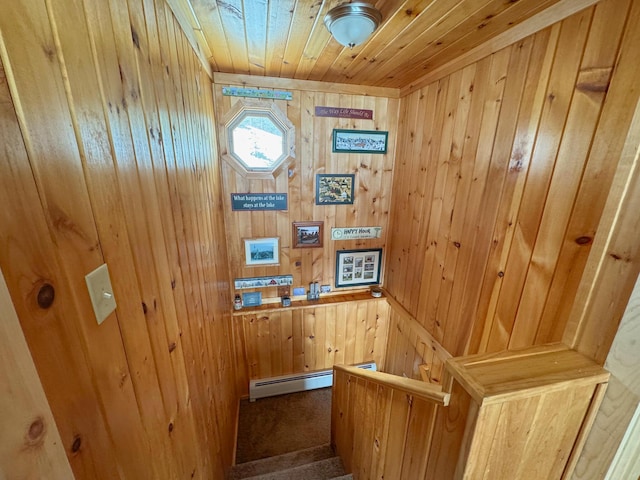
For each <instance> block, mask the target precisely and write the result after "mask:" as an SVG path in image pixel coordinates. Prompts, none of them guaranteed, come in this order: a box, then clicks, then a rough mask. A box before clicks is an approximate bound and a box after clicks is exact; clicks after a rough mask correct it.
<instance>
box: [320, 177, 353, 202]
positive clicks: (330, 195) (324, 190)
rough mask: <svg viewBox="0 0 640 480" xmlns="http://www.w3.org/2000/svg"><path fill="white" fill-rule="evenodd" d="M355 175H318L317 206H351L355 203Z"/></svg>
mask: <svg viewBox="0 0 640 480" xmlns="http://www.w3.org/2000/svg"><path fill="white" fill-rule="evenodd" d="M355 178H356V176H355V174H353V173H351V174H344V175H340V174H328V173H327V174H325V173H319V174H317V175H316V205H350V204H352V203H353V190H354V183H355Z"/></svg>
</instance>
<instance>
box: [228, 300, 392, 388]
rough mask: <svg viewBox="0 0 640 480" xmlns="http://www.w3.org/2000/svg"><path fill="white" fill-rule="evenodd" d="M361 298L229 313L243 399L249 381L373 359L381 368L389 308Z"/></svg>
mask: <svg viewBox="0 0 640 480" xmlns="http://www.w3.org/2000/svg"><path fill="white" fill-rule="evenodd" d="M365 295H366V296H368V294H364V295H357V296H355V297H357V298H353V299H345V300H344V301H338V302H335V303H328V304H326V305H308V306H304V307H295V306H294V307H290V308H276V309H269V310H266V311H254V312H251V310H250V309H249V310H248V311H246V312H245V311H243V312H238V313H236V314H234V317H233V322H234V333H235V335H236V345H238V348H237V350H236V351H237V358H236V362H237V365H238V369H237V370H238V391H239V392H241V393H242V394H243V395H248V394H249V390H248V388H249V380H255V379H259V378H269V377H275V376H280V375H287V374H292V373H303V372H313V371H316V370H326V369H330V368H332V367H333V365H334V364H338V365H340V364H345V365H353V364H356V363H364V362H370V361H374V362H376V365H377V368H378V370H384V366H385V354H386V344H387V332H388V328H389V327H388V325H389V304H388V303H387V301H386V299H384V298H380V299H374V298H371V297H369V298H368V299H367V298H366V297H365ZM363 297H364V298H363Z"/></svg>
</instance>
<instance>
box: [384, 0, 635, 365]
mask: <svg viewBox="0 0 640 480" xmlns="http://www.w3.org/2000/svg"><path fill="white" fill-rule="evenodd" d="M637 10H638V8H637V2H630V1H627V0H604V1H602V2H599V3H598V4H596V5H595V6H594V7H590V8H588V9H586V10H583V11H581V12H578V13H576V14H574V15H572V16H570V17H568V18H566V19H564V20H562V21H561V22H558V23H556V24H553V25H551V26H550V27H547V28H544V29H542V30H540V31H538V32H537V33H535V34H534V35H531V36H528V37H525V38H523V39H522V40H520V41H518V42H516V43H514V44H512V45H510V46H509V47H507V48H504V49H502V50H499V51H497V52H495V53H493V54H491V55H489V56H487V57H485V58H482V59H481V60H478V61H475V62H473V63H470V64H468V65H466V66H464V67H463V68H460V69H459V70H456V71H455V72H453V73H448V74H447V75H445V76H443V77H442V78H439V79H434V81H433V82H432V83H430V84H429V85H427V86H425V87H423V88H421V89H420V90H417V91H415V92H412V93H409V94H408V95H406V96H404V97H402V98H401V106H400V122H399V126H398V132H399V138H398V140H397V142H398V149H397V153H396V157H397V162H396V167H395V170H394V172H395V173H394V184H393V193H394V197H393V210H392V216H391V226H390V230H391V231H393V232H394V235H393V236H392V237H391V239H390V246H389V248H388V250H389V251H388V255H387V270H386V276H385V280H386V288H387V289H388V291H389V294H390V295H391V296H393V297H394V298H395V299H396V300H397V301H398V302H399V303H400V304H401V305H402V306H403V307H404V308H405V309H406V310H408V312H409V313H410V314H411V315H412V316H414V317H415V318H416V319H417V320H418V322H419V323H420V324H421V325H422V326H424V328H425V329H426V330H427V331H428V332H429V334H431V335H433V337H434V338H435V339H436V340H437V341H438V342H440V343H441V344H442V345H443V347H444V348H445V349H446V350H448V351H449V352H450V353H451V354H453V355H454V356H455V355H461V354H464V353H475V352H484V351H499V350H502V349H507V348H509V349H510V348H519V347H525V346H528V345H534V344H542V343H547V342H553V341H560V340H562V338H563V334H564V331H565V328H566V326H567V322H568V321H569V318H570V314H571V311H572V308H574V299H575V298H577V292H578V289H579V285H580V283H581V281H583V273H584V272H585V271H586V265H587V258H588V257H589V254H590V252H591V250H592V246H593V245H594V238H596V234H598V233H600V234H601V235H603V236H607V235H608V234H609V231H608V230H607V229H605V230H606V231H605V230H603V231H602V232H599V231H598V226H599V224H600V222H601V219H602V218H603V211H604V208H605V204H606V202H607V198H608V197H609V195H610V194H615V192H614V191H613V190H614V189H612V184H613V179H614V175H615V174H616V171H617V169H618V162H619V159H620V157H621V153H622V151H623V147H624V145H625V139H626V137H627V132H628V131H629V128H630V124H631V121H632V118H633V114H634V110H635V107H636V104H637V103H638V98H639V91H638V88H637V86H634V85H635V84H637V78H638V73H639V72H638V65H637V62H635V61H633V60H631V56H633V55H637V52H638V49H637V42H636V41H635V39H636V37H637V32H638V29H639V28H640V27H639V25H638V19H637V17H638V13H637ZM605 224H606V222H605ZM636 243H637V240H636ZM618 255H619V252H618ZM632 257H633V256H632ZM634 258H635V257H633V258H631V259H630V260H629V262H631V263H632V264H633V265H636V263H637V259H634ZM634 262H635V263H634ZM634 268H635V272H636V275H637V265H636V267H634ZM587 277H588V276H585V278H587ZM631 277H633V275H630V278H629V279H622V278H621V279H620V281H621V282H623V283H624V286H623V284H622V283H621V289H622V291H624V292H625V293H626V294H627V296H628V293H630V291H631V288H632V286H633V282H634V280H635V277H634V278H631ZM610 278H612V277H610ZM627 284H629V285H627ZM580 298H581V297H580ZM578 301H584V300H582V299H579V300H578ZM621 301H624V300H621ZM624 304H626V301H624ZM622 308H624V307H622ZM617 310H621V309H619V308H618V307H616V312H615V313H614V314H613V315H614V316H615V318H610V319H607V320H606V321H607V322H609V323H607V324H608V325H611V329H609V330H612V331H613V332H615V330H616V329H617V324H618V322H619V320H620V316H621V315H622V311H620V313H619V315H618V314H617ZM608 333H610V332H608ZM608 333H607V334H608ZM611 338H612V337H611ZM605 347H606V346H604V347H603V346H601V347H600V350H604V351H606V350H607V348H608V347H606V348H605ZM591 355H593V356H594V358H595V352H594V353H592V354H591ZM603 358H604V357H603ZM603 358H602V361H603Z"/></svg>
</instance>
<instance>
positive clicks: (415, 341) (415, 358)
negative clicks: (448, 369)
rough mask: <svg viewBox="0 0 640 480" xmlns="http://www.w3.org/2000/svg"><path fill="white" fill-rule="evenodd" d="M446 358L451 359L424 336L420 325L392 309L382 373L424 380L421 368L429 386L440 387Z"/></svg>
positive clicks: (437, 345) (427, 336) (430, 339)
mask: <svg viewBox="0 0 640 480" xmlns="http://www.w3.org/2000/svg"><path fill="white" fill-rule="evenodd" d="M448 358H450V355H448V353H447V352H445V351H444V350H443V349H442V347H441V346H440V345H439V344H438V342H436V341H435V340H434V339H433V338H432V337H431V336H430V335H428V334H427V333H426V332H425V330H424V327H422V325H420V324H419V323H418V322H417V321H416V320H415V319H412V318H410V317H408V316H407V315H404V314H403V313H402V312H399V311H398V310H397V309H396V308H394V306H391V308H390V313H389V334H388V341H387V351H386V358H385V369H384V371H385V372H386V373H392V374H393V375H398V376H400V377H408V378H413V379H415V380H423V377H422V374H421V373H420V365H426V366H427V367H428V378H429V382H430V383H437V384H439V383H440V382H441V380H442V370H443V367H444V364H445V362H446V361H447V359H448Z"/></svg>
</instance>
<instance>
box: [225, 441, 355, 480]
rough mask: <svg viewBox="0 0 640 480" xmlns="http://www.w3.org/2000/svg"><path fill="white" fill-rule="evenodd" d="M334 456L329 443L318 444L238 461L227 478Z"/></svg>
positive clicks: (283, 468) (239, 477) (289, 466)
mask: <svg viewBox="0 0 640 480" xmlns="http://www.w3.org/2000/svg"><path fill="white" fill-rule="evenodd" d="M334 456H335V453H334V452H333V449H332V448H331V446H330V445H329V444H326V445H319V446H317V447H311V448H305V449H304V450H298V451H295V452H290V453H285V454H283V455H278V456H275V457H269V458H263V459H260V460H254V461H253V462H247V463H239V464H237V465H236V466H234V467H233V468H232V469H231V471H230V472H229V476H228V477H227V478H228V479H229V480H240V479H243V478H249V477H255V476H257V475H263V474H267V473H271V472H276V471H278V470H286V469H290V468H294V467H297V466H300V465H305V464H308V463H313V462H317V461H318V460H325V459H327V458H331V457H334ZM342 473H344V472H342Z"/></svg>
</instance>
